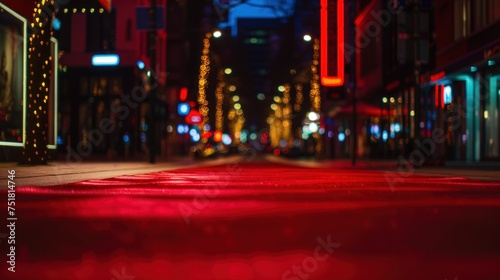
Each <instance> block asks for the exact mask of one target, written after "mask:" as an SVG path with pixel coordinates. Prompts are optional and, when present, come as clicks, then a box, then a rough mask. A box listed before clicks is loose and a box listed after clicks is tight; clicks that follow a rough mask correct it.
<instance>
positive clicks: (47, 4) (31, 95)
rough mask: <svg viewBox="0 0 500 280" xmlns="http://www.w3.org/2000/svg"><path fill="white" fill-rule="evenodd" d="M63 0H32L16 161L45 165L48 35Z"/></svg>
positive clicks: (46, 153) (49, 36)
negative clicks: (21, 137) (19, 151)
mask: <svg viewBox="0 0 500 280" xmlns="http://www.w3.org/2000/svg"><path fill="white" fill-rule="evenodd" d="M61 2H68V0H63V1H60V0H58V2H55V1H53V0H51V1H49V0H36V1H35V8H34V12H33V22H32V23H31V24H30V25H29V27H30V28H29V31H30V35H29V43H28V44H29V48H28V95H27V100H26V104H27V108H26V109H27V110H26V111H27V115H26V132H25V133H26V142H25V143H24V144H25V145H24V148H23V151H22V156H21V160H20V163H22V164H32V165H38V164H46V163H47V158H48V156H49V155H48V149H47V143H48V141H47V137H48V114H49V112H48V110H49V109H48V108H49V106H48V104H49V102H50V100H49V90H50V88H49V86H50V79H51V76H52V74H53V73H52V67H51V63H52V60H53V57H52V56H51V49H50V38H51V36H52V19H53V17H54V14H55V13H56V12H57V10H58V8H59V5H60V4H62V3H61Z"/></svg>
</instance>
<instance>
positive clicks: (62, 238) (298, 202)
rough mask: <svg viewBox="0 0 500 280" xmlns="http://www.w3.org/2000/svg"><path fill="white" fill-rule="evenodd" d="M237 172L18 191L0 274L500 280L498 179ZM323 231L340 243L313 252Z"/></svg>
mask: <svg viewBox="0 0 500 280" xmlns="http://www.w3.org/2000/svg"><path fill="white" fill-rule="evenodd" d="M237 167H238V168H232V169H228V167H227V166H212V167H202V168H200V167H198V168H192V169H180V170H174V171H164V172H156V173H150V174H142V175H134V176H119V177H115V178H111V179H105V180H88V181H84V182H79V183H72V184H66V185H57V186H49V187H22V188H18V189H17V193H16V195H17V197H16V198H17V203H16V204H17V208H16V209H17V213H18V214H17V215H18V223H17V226H16V236H17V240H16V242H17V243H16V245H17V267H16V268H17V272H16V273H15V274H14V273H10V272H8V271H7V266H6V264H5V262H3V264H2V267H1V269H2V270H1V271H0V278H1V279H25V280H27V279H113V278H114V279H116V280H120V279H117V276H116V275H121V276H120V278H124V279H128V278H126V277H129V278H131V277H135V279H294V280H295V279H306V278H304V277H305V276H307V279H454V277H455V276H457V275H458V279H498V277H500V272H498V269H497V264H498V263H499V262H500V241H499V239H498V236H500V207H499V206H500V182H496V181H477V180H469V179H465V178H461V177H434V176H421V175H408V176H407V177H404V178H403V179H402V180H401V181H398V183H397V184H396V185H394V186H393V188H391V187H389V184H388V182H387V180H386V177H385V174H384V173H383V172H377V171H368V170H350V169H327V168H299V167H292V166H286V165H280V164H272V163H261V162H259V163H240V164H238V166H237ZM0 195H2V196H5V195H6V193H5V191H3V192H1V193H0ZM182 207H187V208H188V209H191V210H193V212H192V213H191V214H190V216H189V221H190V223H189V224H188V223H186V219H185V217H184V216H183V214H184V215H185V213H183V212H182V211H181V210H180V209H181V208H182ZM2 215H5V214H2ZM4 221H5V219H4ZM0 233H1V232H0ZM327 237H331V240H332V241H333V242H335V243H338V244H340V246H339V247H338V248H336V249H335V250H334V251H333V252H331V253H328V252H327V251H326V249H321V248H320V249H321V250H323V251H322V254H323V256H325V258H326V259H324V260H318V259H316V260H313V259H312V256H314V252H315V248H317V247H318V246H319V245H318V241H317V240H318V238H327ZM0 244H1V246H2V247H0V248H2V253H3V252H4V248H5V246H4V243H0ZM305 260H308V261H309V263H308V261H305ZM314 264H316V265H314ZM294 266H297V267H299V269H300V273H302V278H301V277H300V273H299V274H297V273H296V272H294V270H293V269H292V268H293V267H294ZM313 268H314V269H313ZM288 270H290V273H289V274H287V275H288V276H287V277H285V278H282V277H283V275H284V273H285V272H287V271H288ZM124 273H126V274H127V275H122V274H124ZM294 277H296V278H294ZM495 277H496V278H495Z"/></svg>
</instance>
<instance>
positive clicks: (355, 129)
mask: <svg viewBox="0 0 500 280" xmlns="http://www.w3.org/2000/svg"><path fill="white" fill-rule="evenodd" d="M350 6H351V7H350V10H349V12H350V14H349V17H350V19H349V22H350V24H351V28H352V29H351V30H352V38H351V44H352V46H356V23H355V22H354V19H355V18H356V1H351V5H350ZM350 59H351V60H350V65H349V71H350V73H349V76H350V77H349V80H350V82H349V89H350V92H349V93H350V94H352V122H353V130H352V137H353V140H352V143H353V144H352V156H351V157H352V166H355V165H356V154H357V151H358V149H357V146H358V126H357V123H358V118H357V108H356V107H357V104H356V103H357V102H356V101H357V100H356V93H357V85H356V54H351V57H350Z"/></svg>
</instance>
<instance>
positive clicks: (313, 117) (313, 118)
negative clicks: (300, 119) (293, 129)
mask: <svg viewBox="0 0 500 280" xmlns="http://www.w3.org/2000/svg"><path fill="white" fill-rule="evenodd" d="M307 118H308V119H309V120H310V121H312V122H314V121H317V120H319V114H318V113H316V112H309V113H307Z"/></svg>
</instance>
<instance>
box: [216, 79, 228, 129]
mask: <svg viewBox="0 0 500 280" xmlns="http://www.w3.org/2000/svg"><path fill="white" fill-rule="evenodd" d="M224 77H225V76H224V70H223V69H221V70H219V72H218V73H217V88H216V89H215V130H218V131H224V116H223V110H222V105H223V104H224V87H225V86H226V82H225V79H224Z"/></svg>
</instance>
